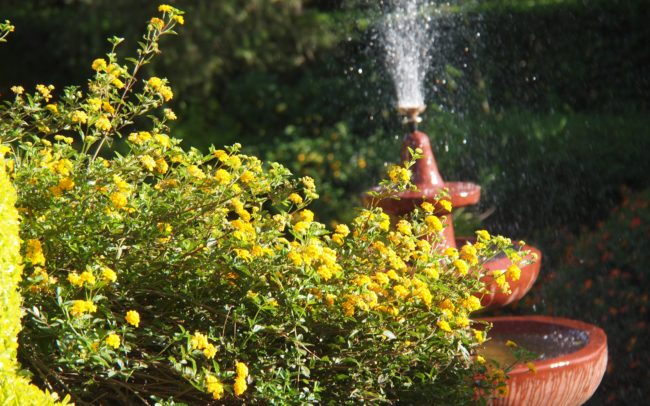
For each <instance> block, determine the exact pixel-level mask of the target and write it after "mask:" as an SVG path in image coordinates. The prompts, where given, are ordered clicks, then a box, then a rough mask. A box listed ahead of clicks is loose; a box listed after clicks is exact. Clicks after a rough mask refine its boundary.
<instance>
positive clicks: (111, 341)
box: [105, 333, 121, 349]
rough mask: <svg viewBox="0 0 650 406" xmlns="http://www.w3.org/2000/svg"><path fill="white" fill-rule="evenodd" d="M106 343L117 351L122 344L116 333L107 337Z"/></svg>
mask: <svg viewBox="0 0 650 406" xmlns="http://www.w3.org/2000/svg"><path fill="white" fill-rule="evenodd" d="M105 341H106V345H108V346H109V347H113V348H115V349H117V348H119V347H120V344H121V340H120V336H118V335H117V334H114V333H111V334H109V335H108V336H106V339H105Z"/></svg>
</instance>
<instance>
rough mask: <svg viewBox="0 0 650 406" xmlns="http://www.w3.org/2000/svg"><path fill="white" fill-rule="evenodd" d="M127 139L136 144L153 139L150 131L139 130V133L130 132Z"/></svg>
mask: <svg viewBox="0 0 650 406" xmlns="http://www.w3.org/2000/svg"><path fill="white" fill-rule="evenodd" d="M127 139H128V140H129V141H131V142H132V143H134V144H136V145H143V144H144V143H145V142H147V141H149V140H150V139H151V134H150V133H149V132H148V131H138V132H137V133H131V134H129V137H128V138H127Z"/></svg>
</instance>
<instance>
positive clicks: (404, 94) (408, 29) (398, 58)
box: [382, 0, 434, 108]
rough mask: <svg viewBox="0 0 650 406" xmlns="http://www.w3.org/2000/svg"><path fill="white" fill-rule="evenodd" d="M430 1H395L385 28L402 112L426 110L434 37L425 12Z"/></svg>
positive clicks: (384, 33) (391, 68)
mask: <svg viewBox="0 0 650 406" xmlns="http://www.w3.org/2000/svg"><path fill="white" fill-rule="evenodd" d="M429 1H430V0H391V1H390V2H389V3H390V4H389V6H388V9H389V11H388V13H387V14H386V16H385V19H384V21H383V24H382V34H383V35H382V37H383V42H384V48H385V55H386V64H387V67H388V71H389V72H390V74H391V76H392V77H393V81H394V83H395V90H396V94H397V106H398V107H400V108H409V107H420V106H424V79H425V76H426V74H427V69H428V67H429V66H430V62H431V61H430V59H431V52H430V51H431V46H432V44H433V42H434V33H433V32H432V30H431V20H430V17H427V15H426V12H425V8H427V6H428V5H429Z"/></svg>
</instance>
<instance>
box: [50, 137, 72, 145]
mask: <svg viewBox="0 0 650 406" xmlns="http://www.w3.org/2000/svg"><path fill="white" fill-rule="evenodd" d="M54 139H55V140H56V141H63V142H65V143H66V144H68V145H70V144H72V143H73V142H74V139H73V138H72V137H65V136H63V135H55V136H54Z"/></svg>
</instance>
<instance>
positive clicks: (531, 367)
mask: <svg viewBox="0 0 650 406" xmlns="http://www.w3.org/2000/svg"><path fill="white" fill-rule="evenodd" d="M526 366H527V367H528V370H529V371H530V372H532V373H534V374H536V373H537V367H536V366H535V363H534V362H530V361H529V362H527V363H526Z"/></svg>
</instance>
